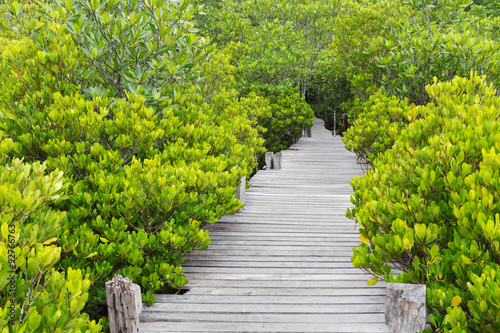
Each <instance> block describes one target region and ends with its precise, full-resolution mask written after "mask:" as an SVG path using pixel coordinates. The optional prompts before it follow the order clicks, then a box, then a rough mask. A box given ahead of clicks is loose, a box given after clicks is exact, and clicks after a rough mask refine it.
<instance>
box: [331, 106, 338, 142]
mask: <svg viewBox="0 0 500 333" xmlns="http://www.w3.org/2000/svg"><path fill="white" fill-rule="evenodd" d="M332 134H333V136H337V108H336V107H333V132H332Z"/></svg>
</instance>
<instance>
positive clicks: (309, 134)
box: [307, 127, 311, 138]
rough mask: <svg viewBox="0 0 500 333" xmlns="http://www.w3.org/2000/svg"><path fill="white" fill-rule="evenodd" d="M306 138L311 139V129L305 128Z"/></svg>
mask: <svg viewBox="0 0 500 333" xmlns="http://www.w3.org/2000/svg"><path fill="white" fill-rule="evenodd" d="M307 137H308V138H310V137H311V127H308V128H307Z"/></svg>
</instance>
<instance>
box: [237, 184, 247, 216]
mask: <svg viewBox="0 0 500 333" xmlns="http://www.w3.org/2000/svg"><path fill="white" fill-rule="evenodd" d="M246 189H247V176H243V177H241V178H240V186H238V188H237V189H236V198H237V199H238V200H239V201H241V202H243V203H245V193H246ZM242 211H243V208H240V209H238V210H237V211H236V213H240V212H242Z"/></svg>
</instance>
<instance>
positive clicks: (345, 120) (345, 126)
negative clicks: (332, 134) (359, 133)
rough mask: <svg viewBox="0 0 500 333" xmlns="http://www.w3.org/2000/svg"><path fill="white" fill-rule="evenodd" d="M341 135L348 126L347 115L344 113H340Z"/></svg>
mask: <svg viewBox="0 0 500 333" xmlns="http://www.w3.org/2000/svg"><path fill="white" fill-rule="evenodd" d="M342 122H343V124H342V125H343V126H342V135H344V133H345V132H347V129H348V128H349V115H348V114H346V113H344V114H343V115H342Z"/></svg>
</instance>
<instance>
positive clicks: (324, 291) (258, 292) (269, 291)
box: [156, 286, 386, 300]
mask: <svg viewBox="0 0 500 333" xmlns="http://www.w3.org/2000/svg"><path fill="white" fill-rule="evenodd" d="M187 295H240V296H241V295H245V296H251V295H254V296H285V295H287V296H349V295H358V296H363V295H368V296H383V297H385V295H386V288H385V286H384V287H381V286H372V287H370V288H300V289H299V288H291V289H287V288H245V287H241V288H229V287H227V288H203V287H193V288H191V289H189V291H188V294H187ZM172 296H175V295H156V298H157V299H158V300H160V299H161V298H163V297H172Z"/></svg>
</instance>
